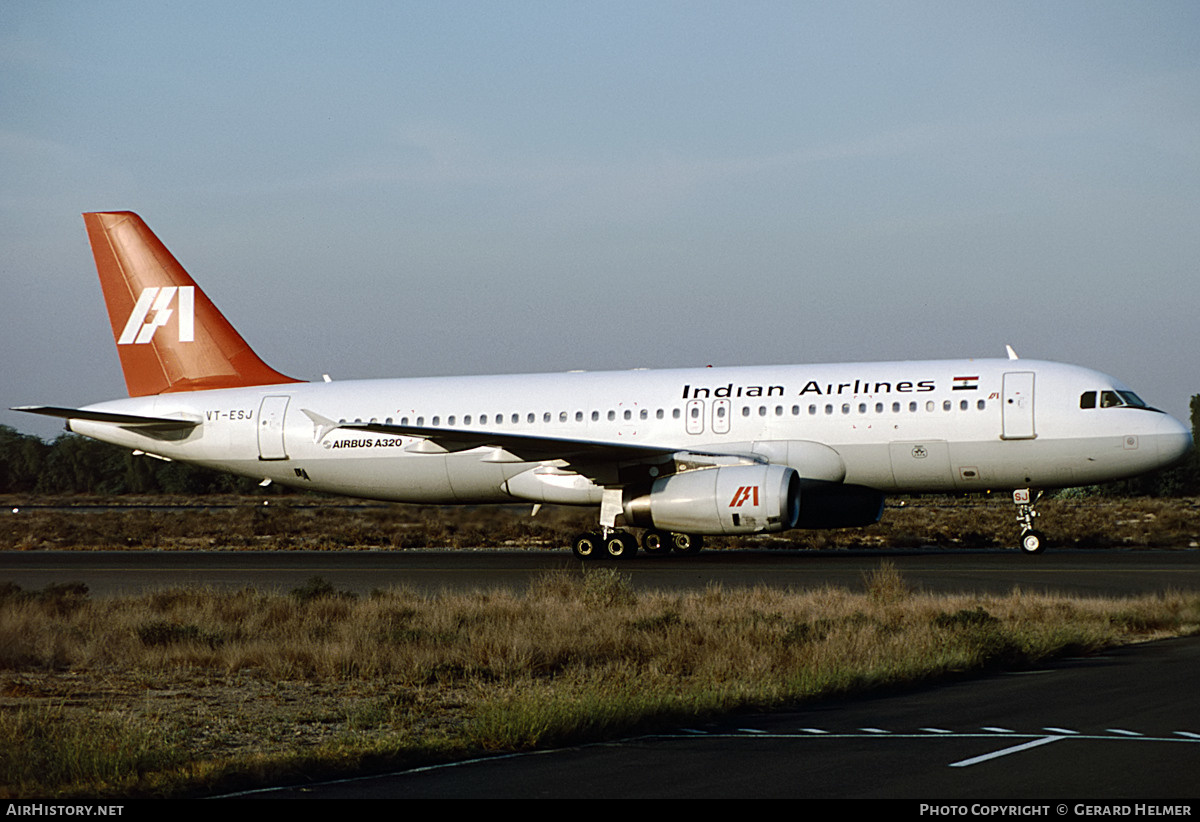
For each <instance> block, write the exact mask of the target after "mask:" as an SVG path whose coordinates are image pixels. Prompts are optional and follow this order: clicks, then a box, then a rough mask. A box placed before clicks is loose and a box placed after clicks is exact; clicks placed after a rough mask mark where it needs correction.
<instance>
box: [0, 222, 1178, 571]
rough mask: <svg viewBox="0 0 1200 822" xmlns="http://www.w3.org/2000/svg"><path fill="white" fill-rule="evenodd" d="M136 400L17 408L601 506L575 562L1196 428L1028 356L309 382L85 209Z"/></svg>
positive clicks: (290, 461)
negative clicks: (254, 345)
mask: <svg viewBox="0 0 1200 822" xmlns="http://www.w3.org/2000/svg"><path fill="white" fill-rule="evenodd" d="M83 217H84V224H85V226H86V229H87V233H88V239H89V242H90V244H91V248H92V252H93V255H94V257H95V261H96V268H97V271H98V273H99V275H100V282H101V287H102V290H103V293H104V299H105V302H106V304H107V308H108V314H109V319H110V321H111V323H112V330H113V337H114V339H115V341H116V345H117V351H118V354H119V356H120V360H121V365H122V369H123V372H124V376H125V382H126V387H127V389H128V394H129V397H128V398H126V399H118V400H112V401H108V402H101V403H96V404H92V405H87V406H84V407H82V408H63V407H56V406H22V407H20V408H16V409H13V410H20V411H27V412H31V413H36V414H44V415H49V416H53V417H60V418H64V419H65V420H66V427H67V429H68V430H70V431H73V432H76V433H78V434H82V435H84V436H88V437H93V438H95V439H97V440H102V441H104V442H109V443H114V444H116V445H119V446H123V447H126V448H130V449H132V450H133V451H134V452H135V453H143V454H147V455H151V456H157V457H160V458H164V459H168V460H179V461H182V462H187V463H192V464H196V465H200V466H205V467H208V468H214V469H219V470H223V471H227V472H231V473H234V474H238V475H242V476H246V477H252V478H255V479H259V480H262V481H263V483H264V484H268V483H272V482H273V483H279V484H282V485H285V486H291V487H295V488H304V489H310V490H313V491H320V492H328V493H334V494H342V495H348V496H354V497H362V498H368V499H375V500H388V501H396V502H410V503H436V504H454V503H466V504H481V503H510V504H511V503H514V502H525V503H533V504H534V506H535V507H534V509H533V510H534V512H535V513H536V511H537V507H538V506H540V505H542V504H546V503H553V504H566V505H583V506H591V507H593V508H597V509H598V512H599V516H598V527H597V528H596V529H595V530H591V531H587V532H585V533H582V534H580V535H578V536H576V537H575V538H574V539H573V541H572V545H571V547H572V550H573V551H574V553H575V555H576V556H578V557H580V558H582V559H595V558H610V559H627V558H629V557H632V556H634V555H635V554H636V553H637V552H638V549H639V541H638V540H637V539H636V538H635V537H634V536H633V534H632V533H630V531H629V530H627V529H629V528H636V529H642V536H641V540H640V548H641V549H642V550H643V551H644V552H645V553H646V554H648V555H661V554H665V553H676V554H682V555H690V554H694V553H696V552H697V551H698V550H700V548H701V546H702V544H703V538H704V537H705V536H713V535H730V534H763V533H778V532H783V531H788V530H790V529H793V528H839V527H856V526H864V525H869V524H872V523H875V522H878V521H879V519H880V518H881V516H882V513H883V503H884V497H885V495H888V494H924V493H956V494H958V493H969V492H982V491H989V490H990V491H995V490H1004V491H1011V492H1012V493H1013V501H1014V503H1015V505H1016V511H1017V521H1018V523H1019V524H1020V540H1019V546H1020V550H1021V551H1023V552H1025V553H1028V554H1037V553H1040V552H1041V551H1042V550H1043V549H1044V548H1045V545H1046V539H1045V536H1044V534H1043V533H1042V532H1041V531H1039V530H1038V529H1037V528H1035V527H1034V519H1035V517H1036V516H1037V515H1038V513H1037V511H1036V510H1035V504H1036V502H1037V501H1038V499H1039V498H1040V496H1041V494H1042V493H1043V492H1044V491H1045V490H1048V489H1055V488H1062V487H1070V486H1080V485H1090V484H1094V483H1101V482H1107V481H1110V480H1117V479H1123V478H1128V477H1132V476H1136V475H1138V474H1142V473H1145V472H1148V471H1153V470H1155V469H1158V468H1162V467H1165V466H1168V465H1171V464H1172V463H1174V462H1176V461H1178V460H1179V459H1181V458H1182V457H1183V456H1184V455H1185V454H1186V453H1187V452H1188V450H1189V449H1190V448H1191V447H1192V437H1191V433H1190V432H1189V431H1188V430H1187V429H1186V428H1185V427H1184V426H1183V425H1182V424H1181V423H1180V422H1179V421H1177V420H1175V419H1174V418H1172V417H1171V416H1169V415H1167V414H1165V413H1163V412H1161V411H1159V410H1157V409H1154V408H1152V407H1150V406H1148V405H1147V404H1146V403H1145V402H1143V401H1142V400H1141V398H1139V397H1138V396H1137V394H1135V393H1134V392H1133V391H1131V390H1130V389H1129V388H1128V387H1127V386H1125V385H1123V384H1122V383H1120V382H1118V381H1117V380H1115V379H1113V378H1112V377H1109V376H1106V375H1104V374H1101V373H1099V372H1097V371H1093V370H1090V369H1087V368H1081V367H1078V366H1073V365H1065V364H1061V363H1055V362H1044V361H1036V360H1026V359H1019V358H1017V356H1016V354H1015V353H1014V352H1013V350H1012V348H1011V347H1009V348H1008V350H1007V358H1005V359H1000V358H996V359H961V360H935V361H911V362H871V363H840V364H822V365H774V366H756V367H718V368H713V367H705V368H683V369H670V370H647V369H639V370H633V371H620V372H594V373H586V372H570V373H562V374H519V375H502V376H474V377H441V378H406V379H371V380H346V381H333V380H330V379H329V378H328V376H326V377H325V379H324V380H323V381H320V382H305V381H301V380H297V379H293V378H291V377H287V376H284V375H283V374H281V373H279V372H278V371H275V370H274V369H272V368H271V367H270V366H268V365H267V364H266V363H265V362H263V361H262V360H261V359H260V358H259V357H258V355H256V354H255V353H254V352H253V351H252V350H251V348H250V346H249V345H247V344H246V342H245V341H244V340H243V339H242V337H241V336H240V335H239V334H238V332H237V331H235V330H234V328H233V326H232V325H230V323H229V322H228V321H227V320H226V319H225V317H224V316H223V315H222V314H221V313H220V312H219V311H218V310H217V308H216V306H215V305H214V304H213V303H212V301H211V300H209V298H208V296H207V295H206V294H205V293H204V292H203V291H202V290H201V289H200V287H199V286H198V285H196V283H195V281H194V280H193V279H192V278H191V277H190V276H189V275H188V273H187V272H186V271H185V270H184V268H183V266H181V265H180V264H179V262H178V261H177V260H176V259H175V257H174V256H172V255H171V253H170V252H169V251H168V250H167V248H166V247H165V246H164V245H163V244H162V242H161V241H159V239H158V238H157V237H156V236H155V235H154V233H153V232H152V231H151V230H150V228H149V227H148V226H147V225H146V223H145V222H143V221H142V219H141V218H140V217H139V216H138V215H136V214H134V213H132V212H128V211H116V212H96V213H87V214H84V215H83Z"/></svg>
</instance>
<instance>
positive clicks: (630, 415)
mask: <svg viewBox="0 0 1200 822" xmlns="http://www.w3.org/2000/svg"><path fill="white" fill-rule="evenodd" d="M625 419H627V420H631V419H633V412H632V411H630V410H629V409H628V408H626V409H625Z"/></svg>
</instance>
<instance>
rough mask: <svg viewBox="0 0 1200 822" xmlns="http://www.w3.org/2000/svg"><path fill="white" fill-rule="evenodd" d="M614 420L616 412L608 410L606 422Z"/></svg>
mask: <svg viewBox="0 0 1200 822" xmlns="http://www.w3.org/2000/svg"><path fill="white" fill-rule="evenodd" d="M693 416H695V415H694V414H693ZM616 418H617V412H616V411H612V410H610V411H609V412H608V421H609V422H612V421H613V420H615V419H616Z"/></svg>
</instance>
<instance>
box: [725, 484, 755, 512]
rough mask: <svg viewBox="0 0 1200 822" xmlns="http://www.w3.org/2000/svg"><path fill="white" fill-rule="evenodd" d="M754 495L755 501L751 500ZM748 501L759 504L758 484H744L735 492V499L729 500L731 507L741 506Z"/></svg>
mask: <svg viewBox="0 0 1200 822" xmlns="http://www.w3.org/2000/svg"><path fill="white" fill-rule="evenodd" d="M751 496H753V497H754V501H753V502H750V497H751ZM747 502H750V504H751V505H758V486H757V485H743V486H742V487H741V488H738V489H737V490H736V491H734V492H733V499H732V500H730V501H729V507H730V508H741V507H742V506H743V505H745V504H746V503H747Z"/></svg>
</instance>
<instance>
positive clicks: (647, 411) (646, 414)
mask: <svg viewBox="0 0 1200 822" xmlns="http://www.w3.org/2000/svg"><path fill="white" fill-rule="evenodd" d="M638 417H640V418H641V419H644V420H648V419H650V409H649V408H643V409H642V411H641V413H640V414H638Z"/></svg>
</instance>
